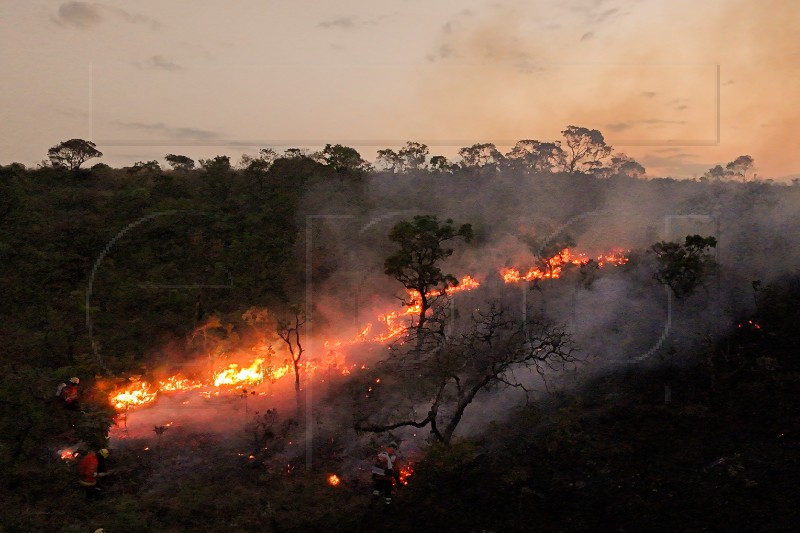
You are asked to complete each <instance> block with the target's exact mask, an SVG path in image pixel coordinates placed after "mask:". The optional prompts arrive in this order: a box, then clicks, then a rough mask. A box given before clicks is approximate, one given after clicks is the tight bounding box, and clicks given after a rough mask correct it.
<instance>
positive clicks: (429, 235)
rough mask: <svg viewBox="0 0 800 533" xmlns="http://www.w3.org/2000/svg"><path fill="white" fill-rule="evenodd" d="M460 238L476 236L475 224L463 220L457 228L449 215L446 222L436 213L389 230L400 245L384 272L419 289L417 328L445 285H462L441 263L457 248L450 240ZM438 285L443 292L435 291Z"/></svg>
mask: <svg viewBox="0 0 800 533" xmlns="http://www.w3.org/2000/svg"><path fill="white" fill-rule="evenodd" d="M456 239H463V240H464V241H466V242H470V241H471V240H472V226H471V225H470V224H462V225H461V226H460V227H458V228H456V227H454V226H453V221H452V220H451V219H447V220H446V221H445V222H444V224H441V223H440V222H439V219H438V218H437V217H436V216H435V215H418V216H415V217H414V220H413V221H412V222H408V221H402V222H398V223H397V224H395V226H394V227H393V228H392V230H391V231H390V232H389V240H390V241H392V242H393V243H395V244H397V245H398V246H399V247H400V249H399V250H397V251H396V252H395V253H394V254H392V255H391V256H389V257H388V258H387V259H386V261H385V263H384V272H385V274H386V275H387V276H391V277H393V278H394V279H396V280H397V281H399V282H400V283H402V284H403V286H404V287H405V288H406V289H408V290H409V291H416V293H417V295H418V296H417V297H418V298H419V313H418V320H417V324H416V328H417V329H418V330H422V329H423V328H424V326H425V321H426V320H427V313H428V310H430V308H431V305H432V303H433V301H435V300H436V299H437V298H439V297H441V295H443V294H445V291H444V289H446V288H447V287H450V286H454V285H458V280H457V279H456V278H455V276H453V275H452V274H445V273H443V272H442V269H441V268H439V263H440V262H441V261H442V260H443V259H446V258H448V257H450V256H451V255H453V249H452V248H449V247H447V246H446V243H448V242H449V241H453V240H456ZM434 289H437V290H438V292H439V295H431V293H432V292H433V291H434ZM403 303H404V305H415V304H416V302H415V301H414V300H413V298H412V299H411V300H404V301H403Z"/></svg>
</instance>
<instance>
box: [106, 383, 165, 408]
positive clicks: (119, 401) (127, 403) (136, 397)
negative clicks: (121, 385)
mask: <svg viewBox="0 0 800 533" xmlns="http://www.w3.org/2000/svg"><path fill="white" fill-rule="evenodd" d="M156 393H157V391H153V390H152V389H151V387H150V384H149V383H147V382H146V381H141V382H139V387H138V388H135V389H130V390H123V391H115V392H113V393H112V394H111V405H113V406H114V408H115V409H117V410H118V411H125V410H126V409H130V408H131V407H139V406H142V405H145V404H148V403H150V402H152V401H153V400H155V399H156Z"/></svg>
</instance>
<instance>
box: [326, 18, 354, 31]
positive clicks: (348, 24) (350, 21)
mask: <svg viewBox="0 0 800 533" xmlns="http://www.w3.org/2000/svg"><path fill="white" fill-rule="evenodd" d="M359 25H360V24H359V23H358V20H357V19H356V17H354V16H352V15H351V16H348V17H337V18H335V19H332V20H327V21H324V22H320V23H319V27H320V28H326V29H340V30H350V29H353V28H355V27H357V26H359Z"/></svg>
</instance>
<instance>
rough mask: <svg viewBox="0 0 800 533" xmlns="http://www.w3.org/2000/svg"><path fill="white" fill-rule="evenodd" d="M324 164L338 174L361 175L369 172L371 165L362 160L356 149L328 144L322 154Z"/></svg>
mask: <svg viewBox="0 0 800 533" xmlns="http://www.w3.org/2000/svg"><path fill="white" fill-rule="evenodd" d="M321 156H322V161H323V162H324V164H326V165H328V166H329V167H331V168H333V170H335V171H336V172H338V173H343V174H344V173H349V174H356V175H361V174H364V173H366V172H367V171H368V170H369V167H370V165H369V163H368V162H367V161H365V160H364V159H362V158H361V154H359V153H358V151H357V150H356V149H355V148H350V147H349V146H342V145H341V144H336V145H330V144H326V145H325V148H324V149H323V150H322V153H321Z"/></svg>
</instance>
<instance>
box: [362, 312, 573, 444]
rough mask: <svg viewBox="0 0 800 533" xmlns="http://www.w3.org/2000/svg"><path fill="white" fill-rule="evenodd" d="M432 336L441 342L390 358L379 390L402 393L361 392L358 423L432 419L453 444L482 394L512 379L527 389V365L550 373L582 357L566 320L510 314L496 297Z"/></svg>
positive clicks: (378, 427)
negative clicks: (457, 326) (449, 331)
mask: <svg viewBox="0 0 800 533" xmlns="http://www.w3.org/2000/svg"><path fill="white" fill-rule="evenodd" d="M412 333H413V332H409V334H412ZM429 338H437V339H439V342H438V343H437V345H436V346H435V347H430V345H426V348H427V349H426V350H424V351H423V352H420V351H418V350H416V349H413V348H410V349H406V350H405V351H403V350H400V353H399V354H396V355H394V356H391V357H390V358H389V359H387V360H386V361H385V362H384V365H383V372H384V374H385V375H386V379H384V380H383V381H385V382H386V385H385V386H384V387H382V388H381V389H380V390H381V391H382V392H381V393H382V394H386V395H389V396H395V395H393V394H392V391H391V390H387V389H394V388H398V387H402V389H401V390H402V395H400V396H399V399H398V398H396V397H395V398H394V399H393V400H392V401H385V402H378V403H376V402H372V401H370V400H371V398H370V397H369V396H367V397H366V398H364V397H363V396H359V398H360V399H363V400H362V401H361V404H362V407H363V411H361V414H360V415H357V422H356V424H355V428H356V430H359V431H368V432H376V433H380V432H384V431H390V430H393V429H396V428H399V427H404V426H410V427H417V428H423V427H430V431H431V436H432V437H433V438H434V439H436V440H437V441H439V442H442V443H444V444H445V445H449V444H450V442H451V441H452V438H453V435H454V434H455V431H456V429H457V428H458V425H459V423H460V422H461V420H462V418H463V416H464V412H465V411H466V409H467V408H468V407H469V406H470V405H471V404H472V402H473V401H474V400H475V398H476V397H477V396H478V395H479V394H481V393H483V392H486V391H490V390H493V389H498V388H504V387H505V388H508V387H513V388H518V389H521V390H524V391H525V392H526V396H527V392H528V388H527V386H526V385H525V381H524V380H523V379H520V378H521V377H522V374H523V373H525V372H529V371H534V372H538V373H539V374H540V375H542V376H544V375H545V373H546V372H547V371H548V370H559V369H561V368H563V367H564V366H565V365H568V364H572V363H575V362H576V361H577V358H576V357H575V354H574V351H575V348H574V345H573V343H572V341H571V338H570V336H569V335H568V334H567V333H566V331H565V330H564V329H563V328H562V327H558V326H554V325H549V324H546V323H545V322H544V321H541V320H532V321H526V320H524V319H518V318H512V317H511V314H510V313H509V312H507V311H506V310H505V309H504V308H503V307H502V306H501V305H500V304H498V303H490V304H489V305H488V307H487V309H486V310H485V311H480V310H478V311H475V312H474V313H473V315H472V316H471V317H470V320H469V321H468V324H467V326H466V327H465V328H464V330H463V331H461V332H460V333H457V334H454V335H451V336H448V335H444V334H439V335H436V336H432V337H429ZM411 344H413V343H405V344H403V346H409V345H411ZM376 405H378V406H380V407H376ZM420 405H425V406H427V407H426V409H427V412H426V413H425V414H424V415H422V414H418V413H417V409H418V407H419V406H420Z"/></svg>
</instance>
